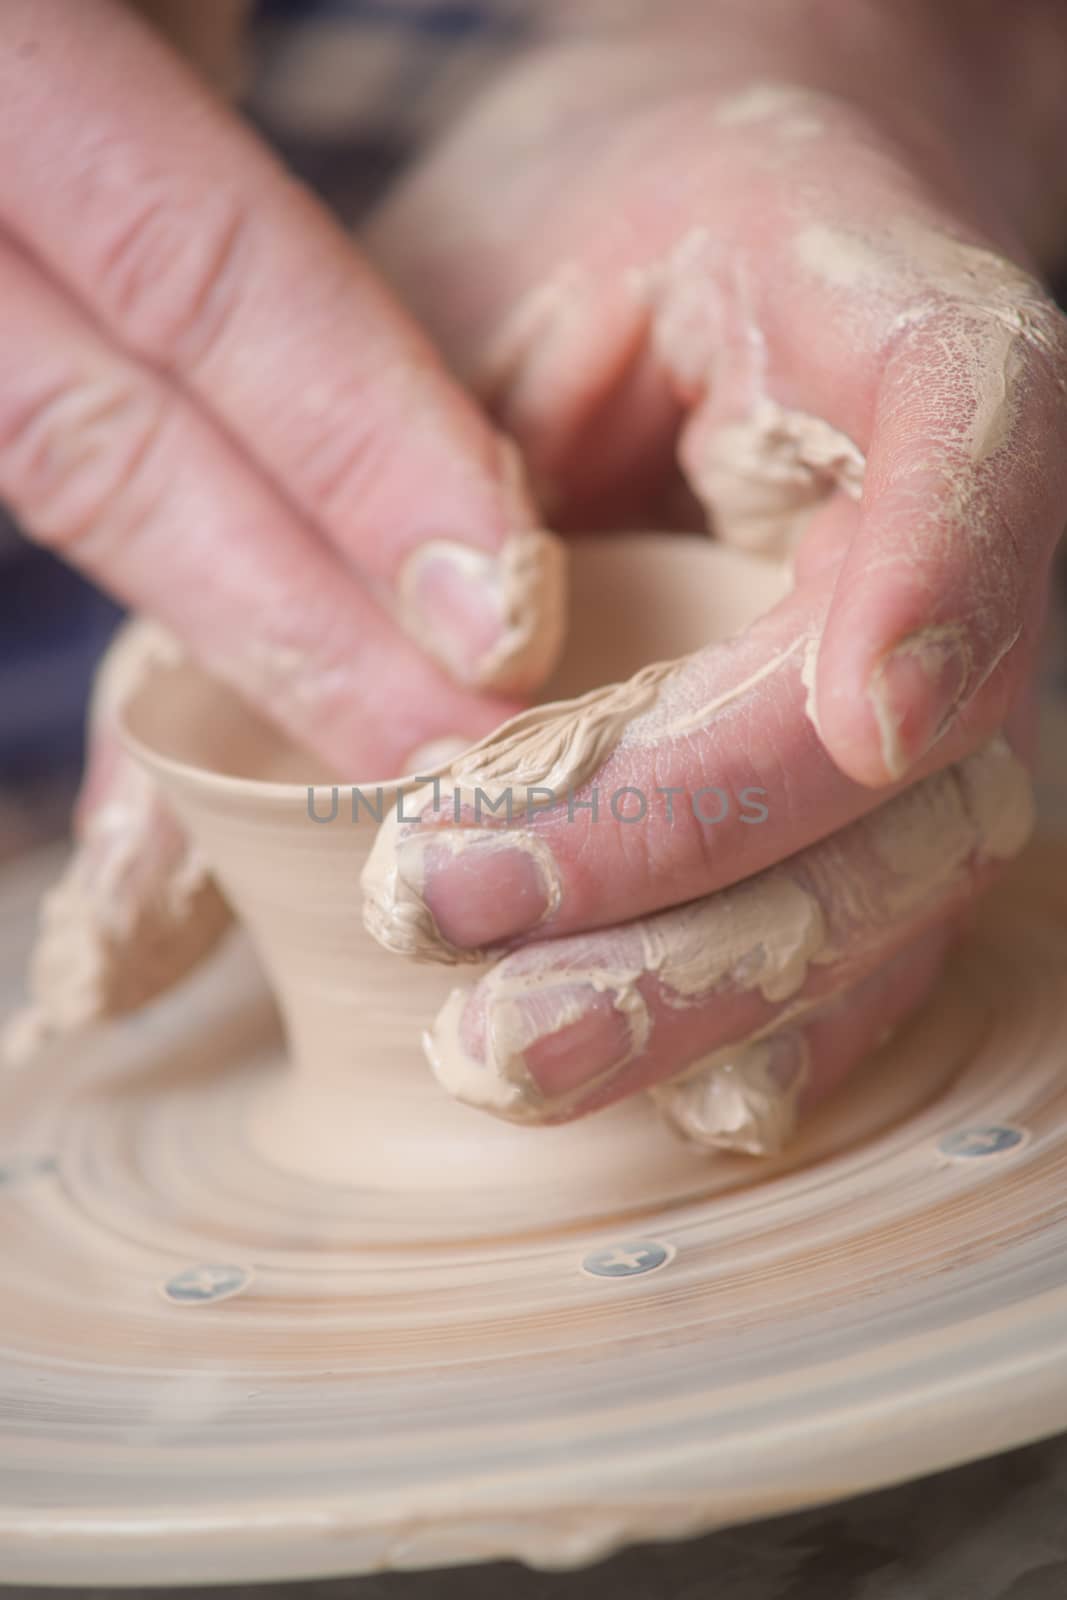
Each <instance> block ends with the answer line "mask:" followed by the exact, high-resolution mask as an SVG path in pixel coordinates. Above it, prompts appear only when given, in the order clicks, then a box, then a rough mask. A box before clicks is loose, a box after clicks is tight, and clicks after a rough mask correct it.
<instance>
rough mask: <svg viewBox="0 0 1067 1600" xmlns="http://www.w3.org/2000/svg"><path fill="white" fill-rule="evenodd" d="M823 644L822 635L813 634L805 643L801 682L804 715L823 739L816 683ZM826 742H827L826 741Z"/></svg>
mask: <svg viewBox="0 0 1067 1600" xmlns="http://www.w3.org/2000/svg"><path fill="white" fill-rule="evenodd" d="M821 644H822V635H821V634H812V636H811V637H810V638H809V639H806V640H805V641H804V655H803V657H802V658H801V663H800V681H801V683H802V684H803V685H804V689H805V691H806V692H805V696H804V714H805V716H806V717H807V719H808V721H809V722H810V723H811V725H812V727H813V728H814V729H815V732H816V733H817V734H818V735H819V738H820V739H822V729H821V728H820V727H819V707H818V702H817V700H816V681H817V676H818V671H819V646H820V645H821ZM824 742H825V741H824Z"/></svg>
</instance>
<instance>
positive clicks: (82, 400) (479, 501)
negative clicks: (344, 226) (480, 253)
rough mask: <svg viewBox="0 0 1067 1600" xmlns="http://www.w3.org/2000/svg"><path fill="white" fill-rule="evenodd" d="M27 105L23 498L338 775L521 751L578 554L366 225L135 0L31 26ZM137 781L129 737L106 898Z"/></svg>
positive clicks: (107, 813) (14, 242) (10, 206)
mask: <svg viewBox="0 0 1067 1600" xmlns="http://www.w3.org/2000/svg"><path fill="white" fill-rule="evenodd" d="M0 101H2V103H3V107H4V115H3V122H2V127H0V347H2V349H3V353H4V361H3V370H2V373H0V500H2V501H3V502H4V503H5V504H6V505H7V506H8V507H10V508H11V509H12V510H13V511H14V512H15V514H16V515H17V517H18V519H19V521H20V523H21V525H22V526H23V528H24V529H25V531H26V532H27V533H28V534H29V535H30V536H31V537H32V538H35V539H36V540H38V541H39V542H40V543H41V544H43V545H45V546H47V547H48V548H50V549H52V550H54V551H56V552H58V553H59V554H60V555H62V556H63V557H64V558H66V559H68V560H70V561H71V562H73V563H75V564H76V565H77V566H79V567H81V568H82V569H83V570H84V571H85V572H87V573H88V574H90V575H91V576H92V577H93V578H94V579H96V580H97V581H98V582H100V583H101V584H103V585H104V586H105V587H107V588H109V589H110V590H111V591H113V592H114V593H115V594H116V595H117V596H119V597H120V598H121V599H122V600H124V601H125V602H126V603H128V604H129V605H130V606H131V607H133V608H135V609H136V610H139V611H142V612H144V613H146V614H148V615H150V616H152V617H153V618H155V619H156V620H158V621H160V622H162V623H164V624H166V625H167V627H168V628H169V629H170V630H171V631H172V632H173V633H174V635H176V636H177V637H178V638H179V639H180V640H181V641H182V643H183V644H184V645H185V646H186V647H187V648H188V649H189V650H190V651H192V652H193V653H194V654H195V655H196V656H198V657H199V658H200V659H201V660H202V661H203V663H204V664H205V665H206V666H208V667H209V668H210V669H211V670H212V671H214V672H215V673H216V674H218V675H219V676H220V677H221V678H223V679H225V680H226V681H228V682H230V683H231V684H233V685H234V686H236V687H237V688H238V689H239V690H240V691H242V692H243V693H244V694H245V695H246V696H247V697H248V698H250V699H251V700H252V701H253V702H254V703H255V704H257V705H258V706H259V707H260V708H262V709H263V710H265V711H266V712H267V713H268V714H269V715H270V716H271V717H273V718H275V719H276V720H277V721H278V722H279V723H281V724H282V725H283V726H284V727H285V728H286V729H287V730H288V732H289V733H290V734H291V735H292V736H294V737H295V738H296V739H298V740H299V741H300V742H301V743H303V744H304V745H306V746H307V747H309V748H311V749H313V750H314V751H316V752H317V753H318V755H319V756H320V757H321V758H323V759H324V760H325V761H326V762H327V763H329V765H330V766H331V767H332V768H333V769H334V770H336V771H338V772H340V773H344V774H350V775H351V776H352V777H358V776H360V775H370V774H393V773H397V772H400V771H404V770H410V767H411V764H412V762H414V763H415V765H416V767H417V766H418V765H419V764H420V763H421V760H422V757H421V756H419V755H418V754H416V752H417V751H419V750H420V749H421V748H422V747H424V746H425V745H426V744H427V742H433V741H436V740H439V739H441V738H448V737H451V738H453V739H459V740H460V741H461V742H467V741H469V739H470V738H471V736H472V735H473V736H475V737H477V736H480V735H481V734H483V733H484V732H486V731H487V730H488V729H489V728H491V727H493V726H495V725H496V723H498V722H499V721H500V719H501V717H502V716H504V715H506V714H507V713H508V712H509V711H510V710H512V709H514V708H515V706H516V704H517V702H516V701H515V700H514V699H512V698H510V696H512V695H513V694H515V693H521V692H524V691H525V690H526V689H528V688H529V687H531V686H532V685H533V684H534V683H536V682H537V681H538V680H539V678H540V677H541V675H542V674H543V673H544V671H546V670H547V668H548V667H549V665H550V664H551V660H552V657H553V655H554V652H555V648H556V644H557V642H558V637H559V615H560V612H561V610H562V603H561V602H562V574H561V562H560V557H559V553H558V549H557V547H556V545H555V541H554V540H553V539H552V538H551V537H550V536H548V535H546V534H544V533H542V532H540V531H539V529H538V526H537V519H536V515H535V512H534V508H533V505H532V503H531V501H530V499H529V496H528V494H527V492H526V490H525V488H524V484H523V480H522V473H521V470H520V468H519V466H518V456H517V454H516V452H515V450H514V447H513V446H511V445H509V444H508V443H507V442H506V441H504V440H503V439H502V438H501V437H500V436H499V435H498V434H497V433H496V432H495V431H494V430H493V428H492V427H491V426H490V425H489V424H488V423H487V422H486V420H485V418H484V416H483V414H482V412H481V411H480V410H479V408H478V407H477V406H476V404H475V403H474V402H473V401H472V400H471V399H470V398H469V397H468V396H467V395H466V394H465V393H463V392H462V391H461V390H460V388H459V387H458V386H457V385H455V384H454V383H453V382H452V380H451V379H450V378H449V377H448V375H447V374H446V372H445V370H444V367H443V366H442V364H441V362H440V361H439V359H438V358H437V356H436V354H435V352H434V350H433V349H432V347H431V345H430V344H429V342H428V341H427V339H426V338H425V337H424V335H423V334H422V333H421V332H420V331H419V330H418V329H417V328H416V327H415V325H414V323H412V322H411V321H410V320H409V319H408V317H407V316H406V315H405V313H404V312H403V310H402V309H401V307H400V305H399V303H398V302H397V301H396V299H395V298H394V297H393V295H392V294H391V293H390V292H389V291H388V290H387V289H386V288H385V287H384V286H383V284H382V283H381V282H379V280H378V279H377V278H376V277H375V275H374V273H373V272H372V271H371V270H370V269H369V268H368V266H367V265H366V263H365V261H364V260H363V259H362V258H361V257H360V256H359V254H358V252H357V251H356V250H355V249H354V248H353V246H352V244H351V242H350V241H349V239H348V238H347V237H346V236H345V234H344V233H343V231H342V230H341V229H340V227H339V226H337V225H336V224H335V223H334V222H332V221H331V220H330V218H329V217H328V216H327V214H326V212H325V211H324V209H323V208H322V207H320V206H319V205H318V204H317V203H316V202H315V201H314V200H313V198H312V197H311V196H310V195H309V194H308V193H306V192H304V191H303V190H302V189H301V188H300V187H299V186H298V185H297V184H296V183H294V182H293V181H292V180H291V179H290V178H289V177H288V176H287V175H286V174H285V173H284V171H283V170H282V169H281V167H280V166H279V165H278V164H277V163H276V162H275V161H274V160H273V158H272V157H271V156H270V155H269V153H268V152H267V150H266V149H265V148H263V147H261V146H260V144H259V143H258V142H257V141H256V139H255V138H254V137H253V136H252V134H251V133H250V131H249V130H247V129H246V128H244V127H243V126H242V125H241V123H240V122H239V121H238V119H237V118H236V117H234V116H232V115H231V113H230V112H229V111H228V110H227V108H226V107H225V106H224V105H223V104H222V102H221V101H219V100H217V99H216V98H215V97H214V96H213V95H212V94H211V93H210V92H209V91H208V90H207V89H206V88H205V87H203V86H202V85H201V84H200V83H199V82H198V81H197V80H196V78H195V77H194V76H193V74H192V72H191V71H190V70H188V69H187V68H186V67H185V66H184V65H183V63H182V62H181V61H180V60H179V59H178V58H177V57H176V56H175V55H173V54H172V53H171V52H170V50H169V49H168V48H167V47H166V46H165V45H164V43H163V42H162V41H161V40H160V39H158V38H157V37H156V36H155V35H154V34H153V33H152V32H151V31H150V30H149V29H148V28H147V27H145V26H144V25H143V24H142V23H141V22H140V21H139V20H137V18H136V17H134V16H133V15H132V14H130V13H128V12H127V10H126V9H125V8H123V7H121V6H119V5H117V4H111V3H108V0H87V3H86V4H77V5H71V4H69V3H64V0H7V3H5V4H4V6H3V7H2V11H0ZM505 697H509V698H505ZM136 783H137V779H136V778H135V777H134V776H133V775H132V774H131V772H130V770H129V768H128V765H127V764H126V763H125V762H124V761H123V759H122V757H121V756H120V755H119V754H118V753H117V752H116V749H115V747H114V741H113V740H111V739H109V738H108V737H107V729H106V725H105V726H104V729H103V737H102V738H101V739H100V740H99V741H98V742H97V744H96V746H95V747H94V751H93V770H92V771H91V772H90V776H89V783H88V795H87V802H86V805H85V806H84V807H83V814H84V817H85V821H86V851H87V854H86V855H85V856H84V858H83V860H82V861H81V863H80V865H79V867H78V872H79V873H80V877H79V879H78V882H79V884H80V886H81V887H80V891H79V892H84V893H85V894H86V895H90V896H91V895H92V894H93V893H94V892H95V891H94V888H93V886H94V885H100V884H107V883H110V882H111V881H112V877H113V867H114V861H113V855H114V848H115V839H114V837H113V834H114V827H113V823H114V822H115V819H116V818H118V817H119V816H120V815H126V814H128V813H129V805H128V801H129V798H130V791H131V786H136ZM94 808H97V809H99V810H100V811H101V813H102V820H100V819H98V820H97V822H96V824H95V825H94V821H93V817H92V814H91V813H92V811H93V809H94ZM142 821H143V818H142ZM139 826H140V824H135V825H134V827H135V829H136V827H139ZM160 826H161V827H162V824H161V825H160ZM157 831H158V830H156V831H153V830H149V831H148V832H143V830H142V835H141V836H140V837H141V844H140V846H139V849H140V850H141V855H140V857H139V859H138V860H137V861H136V862H134V861H133V859H132V857H130V854H129V851H130V849H131V848H132V837H133V836H132V835H131V838H130V840H128V841H127V843H126V845H124V846H123V849H124V850H125V851H126V861H127V866H128V867H129V868H130V869H131V870H129V871H125V870H124V875H123V876H124V881H125V882H126V884H127V887H128V889H129V891H130V893H131V894H134V893H136V894H137V895H138V896H139V897H140V908H139V910H138V911H137V912H136V913H135V914H134V915H133V920H132V922H131V924H130V926H131V928H133V929H134V930H136V929H137V928H138V927H139V926H140V921H139V918H140V914H141V912H145V911H147V910H148V909H149V901H150V900H151V899H152V898H153V897H154V899H155V902H156V904H157V906H162V905H164V904H165V903H167V901H168V897H169V896H170V895H171V890H172V889H173V888H174V884H173V883H172V881H171V878H172V876H173V871H174V867H175V862H176V861H177V859H178V858H179V857H180V855H181V850H180V848H178V843H177V841H176V839H175V837H174V835H173V832H172V831H171V830H169V829H167V828H163V830H162V831H163V836H162V837H158V838H157ZM180 898H181V897H180V896H179V899H180ZM182 903H183V904H184V901H183V902H182ZM113 909H114V908H112V907H108V906H105V905H103V904H101V905H100V907H99V908H98V910H99V914H100V917H101V918H106V917H109V916H110V915H111V912H112V910H113ZM116 930H117V924H116V928H115V929H113V930H112V931H113V932H116Z"/></svg>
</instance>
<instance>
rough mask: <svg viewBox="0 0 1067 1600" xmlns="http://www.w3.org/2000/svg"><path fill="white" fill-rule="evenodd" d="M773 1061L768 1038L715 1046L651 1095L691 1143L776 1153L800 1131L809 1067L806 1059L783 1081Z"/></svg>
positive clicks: (674, 1125) (660, 1110) (743, 1150)
mask: <svg viewBox="0 0 1067 1600" xmlns="http://www.w3.org/2000/svg"><path fill="white" fill-rule="evenodd" d="M775 1060H776V1056H775V1044H774V1041H773V1040H770V1039H758V1040H755V1041H753V1042H752V1043H750V1044H746V1045H740V1046H735V1047H731V1048H728V1049H725V1050H716V1051H713V1052H712V1054H711V1055H709V1056H707V1057H705V1058H703V1059H701V1060H700V1061H698V1062H695V1063H694V1065H693V1066H692V1067H691V1068H689V1070H688V1071H687V1072H686V1073H685V1075H684V1077H682V1078H680V1079H676V1080H674V1081H673V1082H672V1083H666V1084H662V1085H660V1086H659V1087H657V1088H655V1089H653V1090H652V1091H651V1096H652V1099H653V1101H654V1102H655V1105H656V1107H657V1109H658V1110H659V1112H660V1113H661V1115H662V1116H664V1117H665V1118H666V1119H667V1121H668V1122H669V1123H670V1124H671V1126H672V1127H673V1128H675V1129H676V1130H677V1131H678V1132H679V1133H680V1134H681V1135H682V1136H683V1138H685V1139H688V1140H689V1141H690V1142H691V1143H694V1144H699V1145H705V1146H708V1147H710V1148H712V1149H720V1150H737V1151H742V1152H744V1153H745V1154H746V1155H754V1156H766V1155H777V1153H778V1152H779V1151H780V1150H782V1149H784V1148H785V1146H786V1145H787V1144H788V1142H789V1140H790V1139H791V1138H792V1136H793V1133H794V1131H795V1129H796V1123H797V1106H798V1102H799V1100H800V1096H801V1094H802V1093H803V1090H804V1087H805V1085H806V1083H807V1081H808V1077H809V1074H810V1068H809V1066H808V1063H807V1061H806V1059H803V1060H801V1061H800V1062H799V1063H798V1064H797V1068H796V1070H794V1071H793V1072H792V1073H791V1074H790V1075H788V1076H787V1077H785V1078H784V1079H783V1077H782V1075H781V1074H780V1073H779V1072H778V1071H776V1069H775Z"/></svg>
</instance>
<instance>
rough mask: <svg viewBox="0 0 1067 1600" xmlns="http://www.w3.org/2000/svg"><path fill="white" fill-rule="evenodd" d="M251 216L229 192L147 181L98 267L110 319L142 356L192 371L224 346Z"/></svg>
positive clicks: (108, 236) (110, 236)
mask: <svg viewBox="0 0 1067 1600" xmlns="http://www.w3.org/2000/svg"><path fill="white" fill-rule="evenodd" d="M250 216H251V213H250V211H249V209H248V207H247V206H246V205H245V204H244V203H243V202H242V201H241V200H240V199H239V198H238V197H237V196H236V195H234V194H233V193H232V192H230V191H228V190H225V189H219V190H214V191H210V192H203V193H200V192H198V193H196V194H193V195H188V194H184V193H182V192H181V189H180V188H179V187H178V186H177V184H176V183H175V182H170V181H168V182H151V181H149V180H141V182H140V183H139V185H137V186H136V188H135V192H134V198H133V199H132V200H130V201H127V202H126V204H125V206H124V208H123V210H122V212H121V214H120V216H119V217H117V218H116V219H115V220H114V221H111V222H110V223H109V224H108V227H107V228H106V229H105V230H104V233H103V244H102V246H101V247H100V249H99V251H98V255H97V259H96V261H95V263H94V268H95V282H96V290H97V293H98V295H99V296H100V298H101V300H102V302H103V305H104V307H105V310H106V313H107V315H108V316H109V317H110V318H111V319H112V321H113V322H114V324H115V325H116V326H117V327H118V328H119V329H120V330H121V331H122V334H123V337H124V338H125V339H126V341H127V342H128V343H129V344H130V345H131V346H132V347H133V348H134V349H135V350H137V351H138V352H139V353H140V354H142V355H147V356H149V357H150V358H151V359H152V360H154V361H157V362H160V363H162V364H164V365H167V366H174V367H178V368H180V369H182V370H187V369H189V368H192V367H195V366H197V365H198V364H200V363H201V362H203V361H204V360H205V359H206V358H207V357H208V356H209V354H210V352H211V351H212V350H213V349H215V348H216V347H217V345H218V343H219V342H220V339H221V338H222V336H223V334H224V332H225V329H226V328H227V327H228V326H229V324H230V321H231V319H232V317H233V314H234V311H235V308H236V306H237V305H238V303H239V298H240V292H241V279H242V274H243V272H244V270H245V264H246V262H247V260H248V257H249V244H248V234H249V229H250V226H251V222H250Z"/></svg>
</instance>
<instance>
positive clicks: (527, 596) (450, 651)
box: [397, 530, 565, 692]
mask: <svg viewBox="0 0 1067 1600" xmlns="http://www.w3.org/2000/svg"><path fill="white" fill-rule="evenodd" d="M397 592H398V596H399V601H400V620H401V622H402V623H403V625H404V627H405V628H406V629H407V631H408V632H409V633H410V635H411V637H412V638H413V639H414V640H415V641H416V643H418V644H420V645H421V646H422V647H423V648H424V649H426V650H428V651H429V653H430V654H431V655H432V656H434V657H435V658H436V659H437V660H438V661H440V662H441V664H442V666H444V667H445V669H446V670H447V671H448V673H449V674H450V675H451V676H452V677H453V678H454V679H456V680H457V681H458V682H460V683H464V684H470V685H472V686H475V687H478V688H493V689H499V690H511V691H516V692H518V691H521V690H523V689H528V688H532V687H533V686H534V685H535V684H536V683H538V682H540V681H541V679H542V678H543V677H544V676H545V675H546V674H547V673H548V671H549V670H550V669H551V666H552V664H553V662H554V661H555V658H556V655H557V654H558V651H559V646H560V643H561V641H562V630H563V612H564V599H565V595H564V569H563V553H562V547H561V546H560V544H559V542H558V540H556V539H555V538H553V536H552V535H551V534H549V533H544V532H541V531H539V530H531V531H529V532H525V533H520V534H515V535H513V537H512V538H510V539H508V540H507V542H506V543H505V544H504V545H503V547H502V548H501V549H500V550H499V551H497V552H492V551H488V550H478V549H476V548H475V547H474V546H473V545H466V544H460V543H459V542H458V541H455V540H452V539H429V540H427V541H426V543H424V544H422V545H420V546H419V547H418V548H417V549H416V550H414V551H412V553H411V555H410V556H409V557H408V559H407V561H406V562H405V564H404V566H403V568H402V569H401V572H400V576H399V580H398V585H397Z"/></svg>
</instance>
